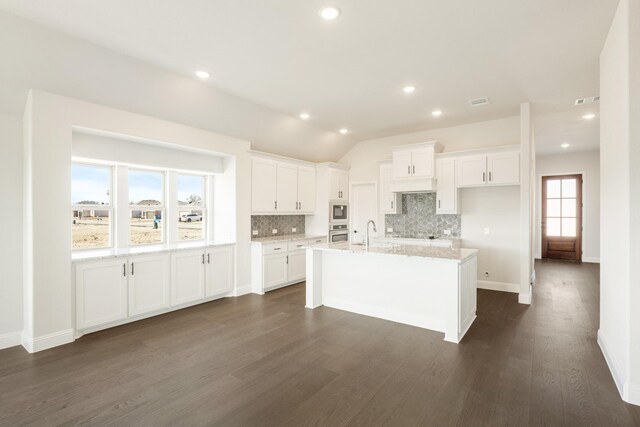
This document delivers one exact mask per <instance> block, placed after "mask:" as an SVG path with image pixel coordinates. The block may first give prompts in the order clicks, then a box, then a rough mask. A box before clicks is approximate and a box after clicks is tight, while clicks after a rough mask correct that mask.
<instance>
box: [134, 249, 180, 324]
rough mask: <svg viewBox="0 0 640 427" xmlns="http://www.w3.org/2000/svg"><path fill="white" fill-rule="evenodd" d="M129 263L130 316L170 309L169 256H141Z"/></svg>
mask: <svg viewBox="0 0 640 427" xmlns="http://www.w3.org/2000/svg"><path fill="white" fill-rule="evenodd" d="M128 261H129V316H136V315H138V314H144V313H149V312H151V311H156V310H160V309H163V308H167V307H169V290H170V288H171V286H170V285H171V281H170V278H171V276H170V274H169V271H170V265H171V264H170V257H169V255H168V254H159V255H141V256H136V257H132V258H129V260H128Z"/></svg>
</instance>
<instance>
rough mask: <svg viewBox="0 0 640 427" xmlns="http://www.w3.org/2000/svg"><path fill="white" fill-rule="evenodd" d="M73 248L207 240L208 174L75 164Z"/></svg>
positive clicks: (72, 207)
mask: <svg viewBox="0 0 640 427" xmlns="http://www.w3.org/2000/svg"><path fill="white" fill-rule="evenodd" d="M71 175H72V185H71V187H72V189H71V221H72V249H73V250H90V249H104V248H118V249H122V248H128V247H130V246H142V245H154V244H163V243H178V242H185V241H190V242H193V241H198V240H205V239H206V236H207V228H208V226H209V224H208V221H207V219H208V216H207V197H206V195H207V182H208V181H207V180H208V177H207V175H204V174H196V173H182V172H180V173H179V172H177V171H172V170H158V169H150V168H149V169H144V168H142V167H130V166H128V165H121V164H116V165H113V166H112V165H105V164H99V163H97V162H96V163H95V164H94V163H92V161H84V160H83V162H82V163H80V162H75V161H74V162H73V163H72V174H71Z"/></svg>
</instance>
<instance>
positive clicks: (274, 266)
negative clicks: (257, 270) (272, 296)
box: [262, 253, 288, 290]
mask: <svg viewBox="0 0 640 427" xmlns="http://www.w3.org/2000/svg"><path fill="white" fill-rule="evenodd" d="M262 269H263V271H262V280H263V281H264V283H263V284H262V287H263V288H264V289H266V290H268V289H270V288H273V287H275V286H278V285H282V284H284V283H287V270H288V266H287V254H286V253H284V254H276V255H265V256H264V258H263V260H262Z"/></svg>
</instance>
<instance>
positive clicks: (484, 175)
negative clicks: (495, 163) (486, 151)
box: [482, 172, 487, 182]
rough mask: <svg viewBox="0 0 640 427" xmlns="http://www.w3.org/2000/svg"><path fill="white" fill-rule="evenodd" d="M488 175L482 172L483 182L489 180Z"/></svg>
mask: <svg viewBox="0 0 640 427" xmlns="http://www.w3.org/2000/svg"><path fill="white" fill-rule="evenodd" d="M486 176H487V174H486V173H485V172H482V182H487V179H486Z"/></svg>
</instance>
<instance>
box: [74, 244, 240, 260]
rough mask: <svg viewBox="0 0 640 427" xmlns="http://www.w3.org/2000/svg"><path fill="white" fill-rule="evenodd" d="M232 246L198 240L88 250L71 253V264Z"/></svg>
mask: <svg viewBox="0 0 640 427" xmlns="http://www.w3.org/2000/svg"><path fill="white" fill-rule="evenodd" d="M234 244H235V242H220V241H215V240H213V241H205V240H199V241H197V242H182V243H171V244H161V245H145V246H134V247H130V248H123V249H113V248H109V249H90V250H86V251H74V252H72V253H71V261H73V262H76V261H90V260H98V259H107V258H118V257H126V256H137V255H149V254H157V253H162V252H173V251H180V250H188V249H200V248H210V247H213V246H227V245H234Z"/></svg>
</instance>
